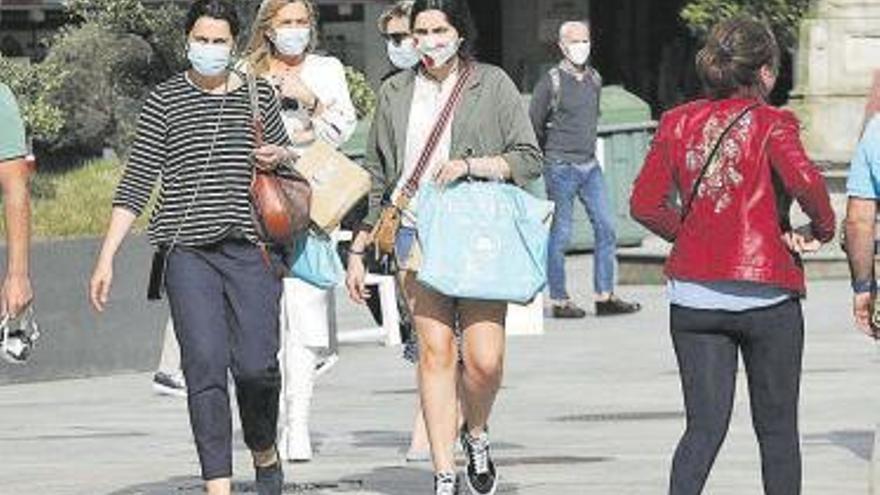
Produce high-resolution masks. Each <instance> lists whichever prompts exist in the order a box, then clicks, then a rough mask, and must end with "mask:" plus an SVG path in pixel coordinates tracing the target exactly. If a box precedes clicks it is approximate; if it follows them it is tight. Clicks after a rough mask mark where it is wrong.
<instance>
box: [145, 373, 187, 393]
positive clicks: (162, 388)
mask: <svg viewBox="0 0 880 495" xmlns="http://www.w3.org/2000/svg"><path fill="white" fill-rule="evenodd" d="M153 391H154V392H156V393H157V394H159V395H171V396H174V397H186V382H184V381H183V373H181V372H177V373H171V374H169V373H163V372H161V371H159V372H157V373H156V374H155V375H153Z"/></svg>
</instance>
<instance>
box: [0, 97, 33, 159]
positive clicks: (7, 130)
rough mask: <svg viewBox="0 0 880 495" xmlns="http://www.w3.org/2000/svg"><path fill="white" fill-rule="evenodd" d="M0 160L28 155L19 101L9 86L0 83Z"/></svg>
mask: <svg viewBox="0 0 880 495" xmlns="http://www.w3.org/2000/svg"><path fill="white" fill-rule="evenodd" d="M0 122H2V123H3V125H0V162H2V161H7V160H14V159H16V158H22V157H24V156H25V155H27V153H28V150H27V143H26V142H25V137H24V122H23V121H22V120H21V112H19V110H18V103H17V102H16V101H15V96H14V95H13V94H12V91H10V90H9V87H8V86H6V85H5V84H3V83H0Z"/></svg>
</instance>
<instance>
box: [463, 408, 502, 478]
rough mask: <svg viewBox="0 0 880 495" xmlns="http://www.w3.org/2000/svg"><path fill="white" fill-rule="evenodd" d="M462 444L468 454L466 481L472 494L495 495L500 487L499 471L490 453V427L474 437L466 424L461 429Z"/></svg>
mask: <svg viewBox="0 0 880 495" xmlns="http://www.w3.org/2000/svg"><path fill="white" fill-rule="evenodd" d="M461 445H462V446H463V447H464V452H465V454H466V455H467V460H468V463H467V476H466V481H467V485H468V488H470V490H471V495H494V494H495V490H496V489H498V473H497V472H496V471H495V463H494V462H492V456H491V455H490V453H489V433H488V429H486V430H483V433H480V434H479V435H478V436H477V437H472V436H471V435H470V433H468V430H467V425H465V427H464V428H462V429H461Z"/></svg>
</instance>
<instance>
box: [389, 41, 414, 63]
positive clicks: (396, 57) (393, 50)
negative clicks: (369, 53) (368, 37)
mask: <svg viewBox="0 0 880 495" xmlns="http://www.w3.org/2000/svg"><path fill="white" fill-rule="evenodd" d="M419 58H420V55H419V51H418V50H416V42H415V40H413V39H412V38H406V39H404V40H402V41H401V42H400V44H399V45H398V44H395V43H394V42H393V41H390V40H389V41H388V60H390V61H391V64H392V65H394V66H395V67H397V68H398V69H412V68H413V67H415V66H416V64H418V63H419Z"/></svg>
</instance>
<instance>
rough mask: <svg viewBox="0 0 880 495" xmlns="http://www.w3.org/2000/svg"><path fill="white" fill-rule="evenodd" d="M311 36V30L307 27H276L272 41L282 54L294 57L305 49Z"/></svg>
mask: <svg viewBox="0 0 880 495" xmlns="http://www.w3.org/2000/svg"><path fill="white" fill-rule="evenodd" d="M311 36H312V30H311V29H309V28H278V29H276V30H275V36H274V37H273V38H272V42H273V43H274V44H275V48H276V49H277V50H278V52H280V53H281V54H282V55H286V56H288V57H295V56H297V55H302V53H303V52H304V51H306V47H307V46H309V41H310V40H311Z"/></svg>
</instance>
